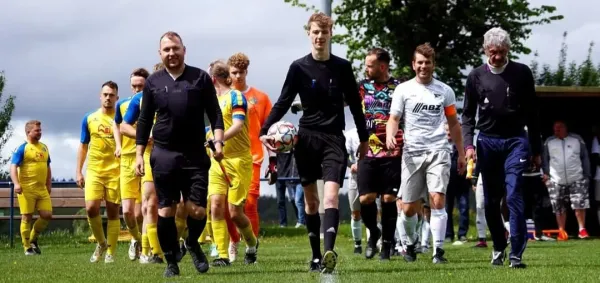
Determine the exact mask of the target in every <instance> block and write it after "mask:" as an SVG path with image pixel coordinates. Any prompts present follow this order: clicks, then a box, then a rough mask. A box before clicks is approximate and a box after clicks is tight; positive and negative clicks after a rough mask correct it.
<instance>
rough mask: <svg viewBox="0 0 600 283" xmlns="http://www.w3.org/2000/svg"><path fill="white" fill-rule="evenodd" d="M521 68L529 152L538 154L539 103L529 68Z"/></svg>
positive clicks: (540, 141) (540, 139) (539, 135)
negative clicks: (524, 87) (524, 88)
mask: <svg viewBox="0 0 600 283" xmlns="http://www.w3.org/2000/svg"><path fill="white" fill-rule="evenodd" d="M523 68H524V70H523V79H524V80H525V83H526V87H527V88H526V90H525V91H526V93H525V103H524V104H525V105H523V106H524V107H522V108H521V109H523V111H527V113H526V114H525V115H526V116H525V117H526V118H525V119H526V125H527V135H528V138H529V144H530V147H531V153H532V154H533V156H540V153H541V148H540V146H541V144H542V137H541V134H540V121H539V117H540V116H539V106H538V105H539V103H538V98H537V95H536V94H535V80H534V78H533V73H532V72H531V69H529V67H527V66H524V67H523ZM537 165H539V164H537Z"/></svg>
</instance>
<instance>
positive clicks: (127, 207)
mask: <svg viewBox="0 0 600 283" xmlns="http://www.w3.org/2000/svg"><path fill="white" fill-rule="evenodd" d="M134 164H135V155H132V154H129V155H122V156H121V160H120V175H121V176H120V178H119V182H120V184H119V187H120V189H121V201H122V209H123V219H124V220H125V225H127V229H128V230H129V234H130V235H131V243H130V245H129V252H128V253H129V259H130V260H136V259H137V258H138V257H139V245H140V241H141V235H140V230H139V227H138V225H137V224H138V223H137V218H136V215H135V213H136V211H135V207H136V201H137V200H138V199H139V198H140V178H139V177H138V176H136V175H135V168H134Z"/></svg>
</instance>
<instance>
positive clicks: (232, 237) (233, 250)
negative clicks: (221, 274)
mask: <svg viewBox="0 0 600 283" xmlns="http://www.w3.org/2000/svg"><path fill="white" fill-rule="evenodd" d="M225 223H227V231H228V232H229V249H228V253H229V262H234V261H235V259H236V258H237V254H238V244H239V243H240V241H241V236H240V233H238V230H237V227H236V226H235V223H233V220H231V213H229V209H225Z"/></svg>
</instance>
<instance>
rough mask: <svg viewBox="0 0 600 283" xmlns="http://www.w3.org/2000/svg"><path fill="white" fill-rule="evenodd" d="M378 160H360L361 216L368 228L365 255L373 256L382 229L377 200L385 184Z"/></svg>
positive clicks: (359, 191) (367, 256)
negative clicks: (379, 221) (379, 222)
mask: <svg viewBox="0 0 600 283" xmlns="http://www.w3.org/2000/svg"><path fill="white" fill-rule="evenodd" d="M381 170H383V168H381V164H380V162H378V160H376V159H373V158H369V159H362V160H359V161H358V194H359V196H360V214H361V215H360V216H361V218H362V221H363V223H364V224H365V227H367V229H368V232H369V233H368V234H369V237H368V239H367V248H366V250H365V257H366V258H367V259H370V258H373V257H374V256H375V255H376V254H377V252H378V250H377V241H378V240H379V238H380V237H381V230H380V229H379V227H378V226H377V204H376V202H375V200H376V198H377V196H378V193H379V191H381V190H382V186H383V179H382V178H383V174H380V173H383V172H382V171H381Z"/></svg>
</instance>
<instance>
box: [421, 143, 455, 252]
mask: <svg viewBox="0 0 600 283" xmlns="http://www.w3.org/2000/svg"><path fill="white" fill-rule="evenodd" d="M451 162H452V160H451V155H450V153H449V152H446V151H439V152H436V153H433V157H432V159H431V162H430V163H429V164H428V166H427V175H426V176H427V188H428V191H429V196H430V202H431V203H430V205H431V236H432V238H433V259H432V260H433V263H436V264H438V263H446V262H447V260H446V258H444V253H445V252H444V238H445V236H446V228H447V227H446V224H447V223H448V214H447V213H446V207H445V206H446V188H447V186H448V181H449V180H450V167H451Z"/></svg>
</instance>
